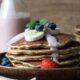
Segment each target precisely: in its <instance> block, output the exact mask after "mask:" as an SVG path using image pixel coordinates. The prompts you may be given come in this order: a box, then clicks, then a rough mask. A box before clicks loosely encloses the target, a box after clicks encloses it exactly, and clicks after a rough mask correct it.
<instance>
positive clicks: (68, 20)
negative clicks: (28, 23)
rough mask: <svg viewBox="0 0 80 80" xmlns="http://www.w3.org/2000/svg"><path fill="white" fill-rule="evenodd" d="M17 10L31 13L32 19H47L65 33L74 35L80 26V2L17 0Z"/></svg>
mask: <svg viewBox="0 0 80 80" xmlns="http://www.w3.org/2000/svg"><path fill="white" fill-rule="evenodd" d="M15 4H16V10H21V9H22V10H25V11H29V12H30V13H31V18H46V19H48V20H49V21H51V22H54V23H56V24H57V25H58V26H59V27H61V28H62V31H63V32H68V33H73V31H74V27H75V26H76V25H78V24H80V0H15Z"/></svg>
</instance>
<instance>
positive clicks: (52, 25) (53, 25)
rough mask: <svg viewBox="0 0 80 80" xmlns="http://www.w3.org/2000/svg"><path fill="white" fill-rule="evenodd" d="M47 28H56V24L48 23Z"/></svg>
mask: <svg viewBox="0 0 80 80" xmlns="http://www.w3.org/2000/svg"><path fill="white" fill-rule="evenodd" d="M48 28H49V29H51V30H55V29H56V24H54V23H50V24H49V25H48Z"/></svg>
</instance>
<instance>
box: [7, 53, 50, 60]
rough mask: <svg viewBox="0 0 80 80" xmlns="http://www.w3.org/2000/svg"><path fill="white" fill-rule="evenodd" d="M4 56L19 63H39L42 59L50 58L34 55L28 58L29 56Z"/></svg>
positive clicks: (48, 56)
mask: <svg viewBox="0 0 80 80" xmlns="http://www.w3.org/2000/svg"><path fill="white" fill-rule="evenodd" d="M6 56H7V57H8V58H10V59H13V60H19V61H41V60H43V59H44V58H51V55H36V56H29V55H12V54H6Z"/></svg>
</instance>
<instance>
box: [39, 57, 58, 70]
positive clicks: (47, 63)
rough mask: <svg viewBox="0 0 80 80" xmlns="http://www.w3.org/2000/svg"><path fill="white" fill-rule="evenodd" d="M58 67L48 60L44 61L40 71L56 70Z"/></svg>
mask: <svg viewBox="0 0 80 80" xmlns="http://www.w3.org/2000/svg"><path fill="white" fill-rule="evenodd" d="M58 67H59V66H58V64H56V63H55V62H53V61H52V60H51V59H49V58H46V59H44V60H43V61H42V63H41V65H40V68H41V69H50V68H58Z"/></svg>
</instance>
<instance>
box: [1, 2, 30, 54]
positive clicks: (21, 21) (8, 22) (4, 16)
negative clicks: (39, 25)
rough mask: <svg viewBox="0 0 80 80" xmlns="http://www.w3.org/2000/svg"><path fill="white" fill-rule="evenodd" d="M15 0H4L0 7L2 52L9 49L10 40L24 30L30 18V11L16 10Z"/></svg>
mask: <svg viewBox="0 0 80 80" xmlns="http://www.w3.org/2000/svg"><path fill="white" fill-rule="evenodd" d="M14 1H15V0H2V4H1V9H0V53H4V52H6V51H7V43H8V42H9V40H10V39H11V38H12V37H14V36H15V35H17V34H19V33H21V32H23V31H24V29H25V26H26V24H27V22H28V21H29V20H30V14H29V13H28V12H16V10H15V6H14Z"/></svg>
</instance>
